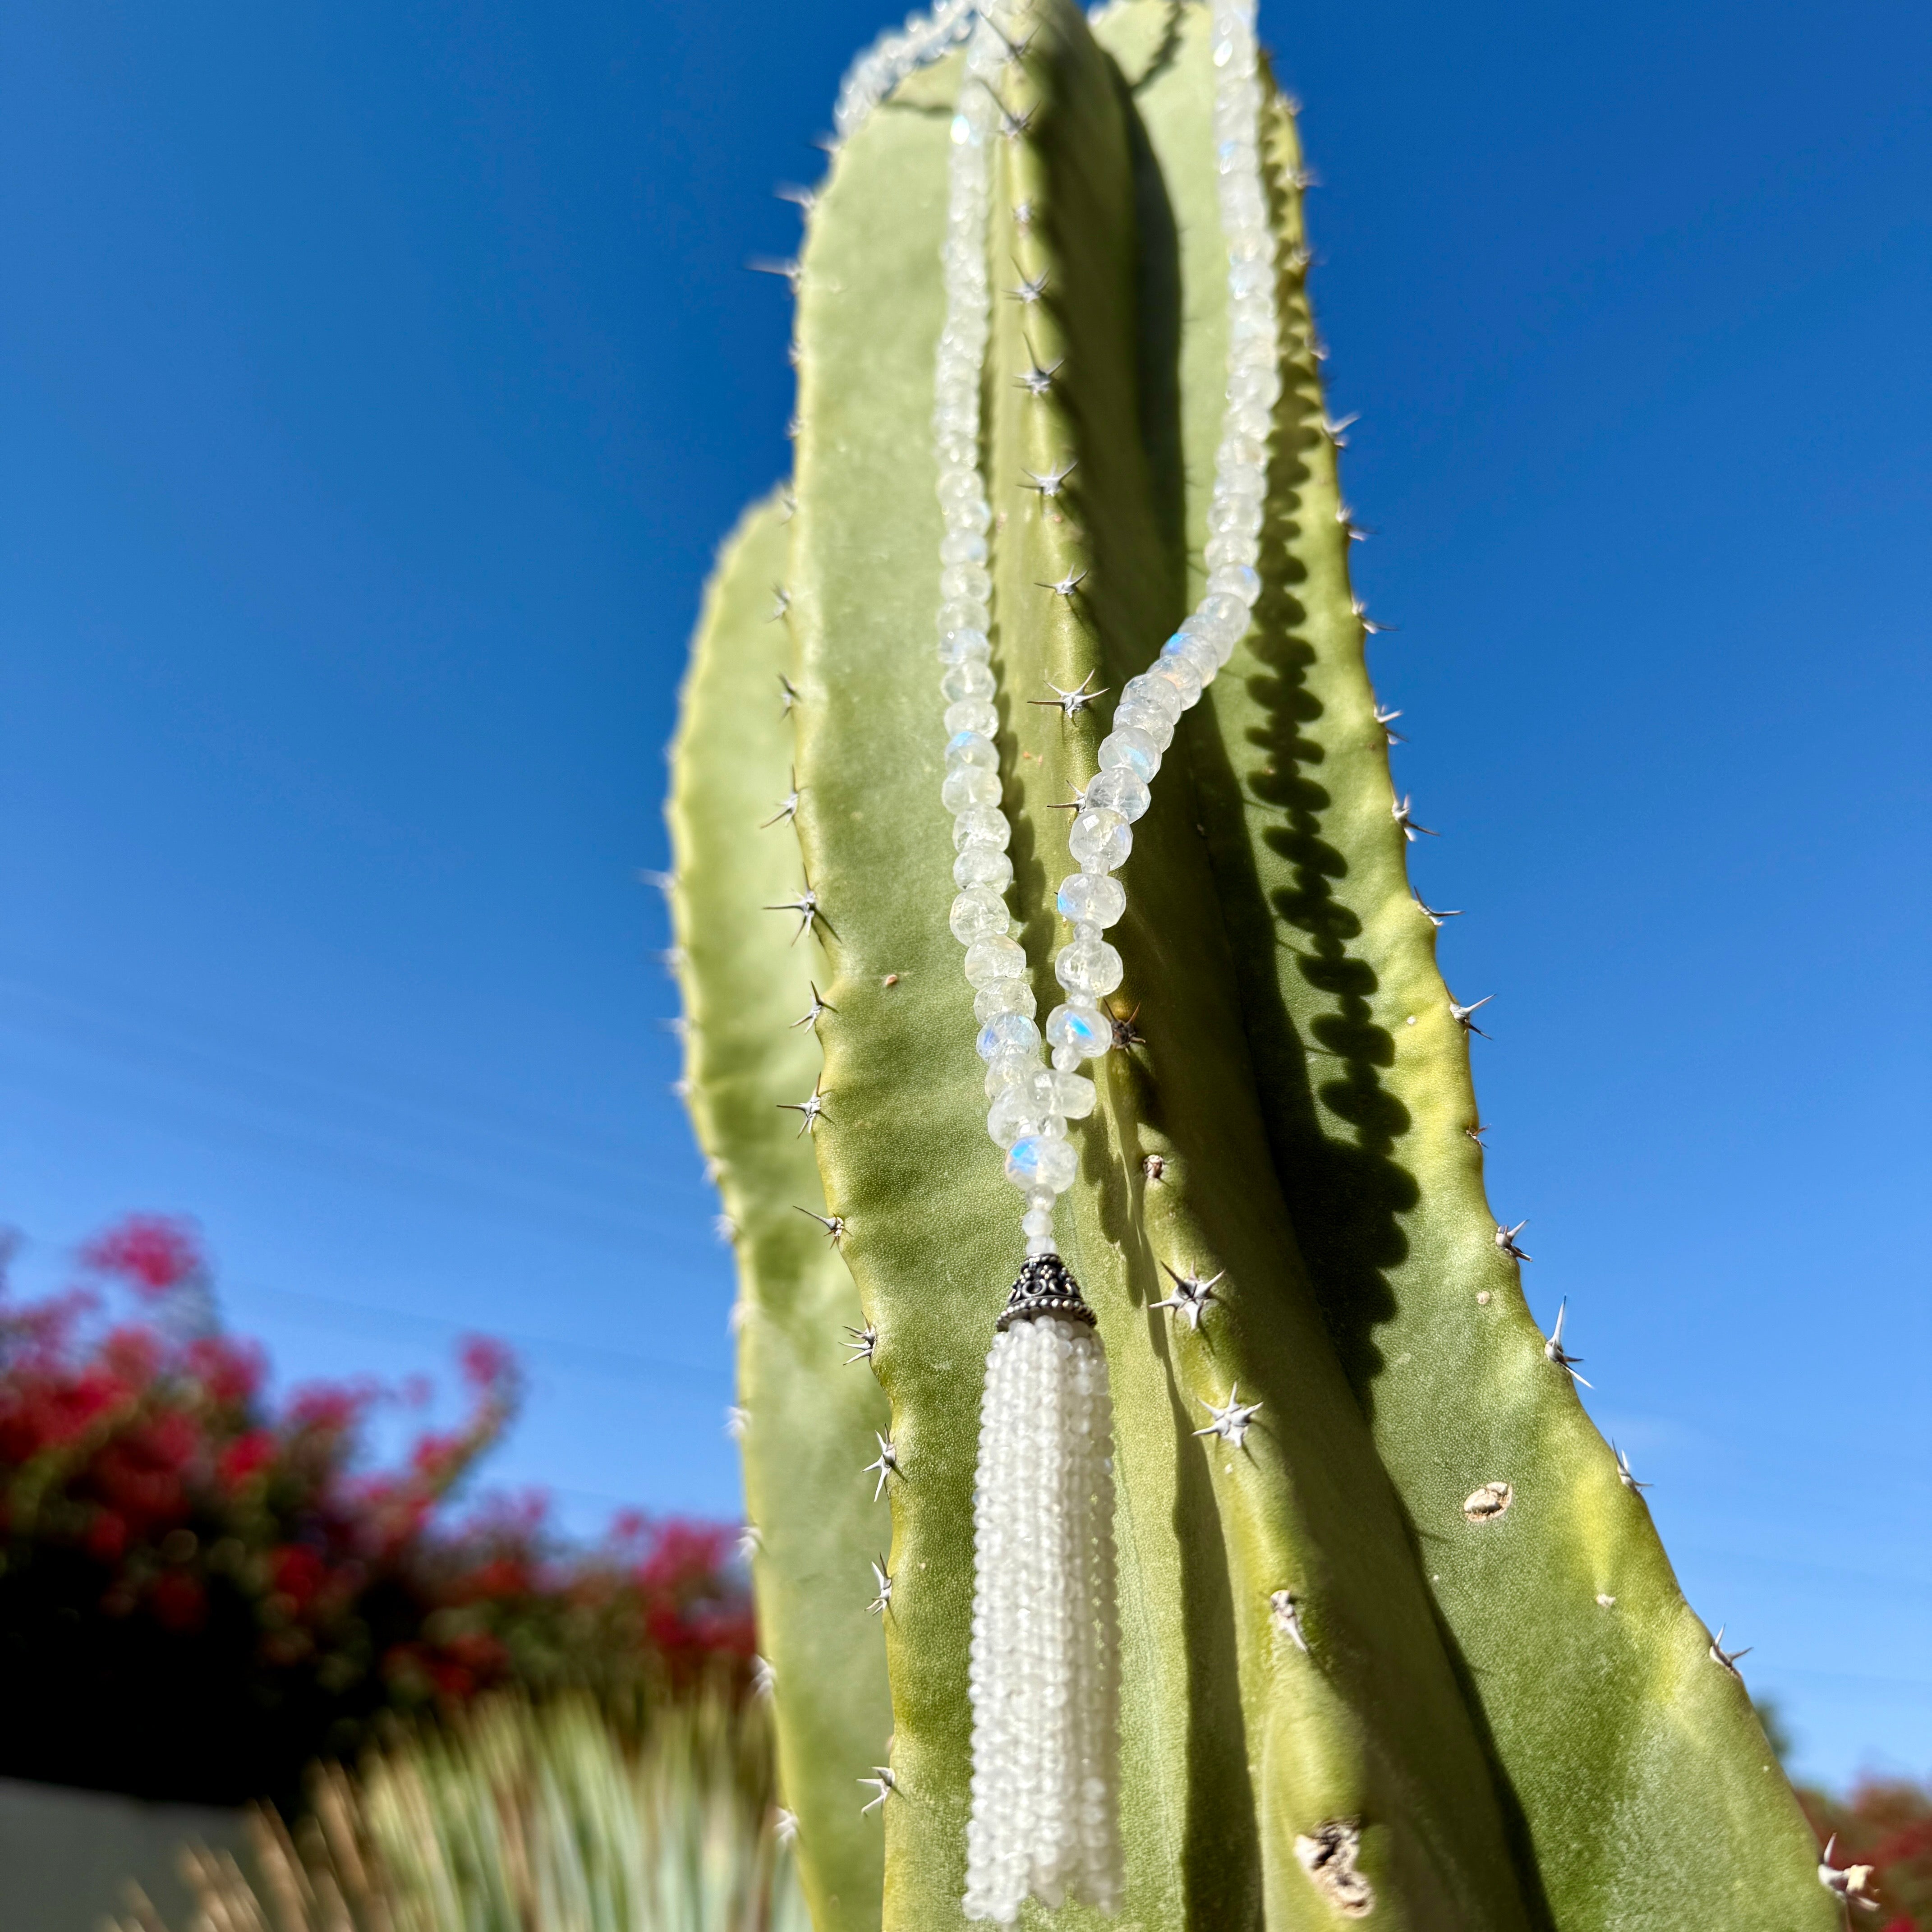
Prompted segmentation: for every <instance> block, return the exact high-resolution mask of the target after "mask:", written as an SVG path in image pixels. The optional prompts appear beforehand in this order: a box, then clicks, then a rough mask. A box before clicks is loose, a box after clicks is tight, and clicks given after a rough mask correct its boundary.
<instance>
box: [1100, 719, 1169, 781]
mask: <svg viewBox="0 0 1932 1932" xmlns="http://www.w3.org/2000/svg"><path fill="white" fill-rule="evenodd" d="M1117 765H1118V766H1120V767H1121V769H1123V770H1125V771H1129V772H1133V775H1134V776H1135V777H1136V778H1139V780H1140V781H1141V783H1142V784H1148V783H1149V782H1150V781H1151V780H1152V778H1153V777H1154V773H1155V772H1157V771H1159V770H1160V746H1159V745H1157V744H1156V743H1155V742H1154V739H1153V736H1152V735H1151V733H1148V732H1146V731H1144V730H1140V729H1139V727H1136V726H1134V725H1132V724H1121V723H1120V721H1119V718H1118V714H1116V717H1115V729H1114V730H1111V731H1109V733H1107V735H1106V736H1105V737H1104V738H1103V739H1101V740H1100V769H1101V770H1103V772H1106V771H1112V769H1114V767H1115V766H1117Z"/></svg>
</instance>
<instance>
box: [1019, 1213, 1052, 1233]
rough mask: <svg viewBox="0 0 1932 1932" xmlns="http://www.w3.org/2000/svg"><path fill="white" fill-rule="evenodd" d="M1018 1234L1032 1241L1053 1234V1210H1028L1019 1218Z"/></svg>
mask: <svg viewBox="0 0 1932 1932" xmlns="http://www.w3.org/2000/svg"><path fill="white" fill-rule="evenodd" d="M1020 1232H1021V1233H1022V1234H1023V1235H1026V1236H1027V1237H1028V1239H1030V1240H1032V1241H1038V1240H1040V1239H1041V1238H1043V1237H1044V1236H1046V1235H1051V1234H1052V1232H1053V1210H1052V1208H1028V1210H1027V1211H1026V1212H1025V1214H1022V1216H1021V1217H1020Z"/></svg>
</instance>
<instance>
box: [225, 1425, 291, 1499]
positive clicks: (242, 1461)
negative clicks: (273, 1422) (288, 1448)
mask: <svg viewBox="0 0 1932 1932" xmlns="http://www.w3.org/2000/svg"><path fill="white" fill-rule="evenodd" d="M275 1448H276V1444H275V1438H274V1436H272V1435H270V1434H269V1432H268V1430H266V1429H251V1430H249V1432H248V1434H247V1435H245V1436H236V1439H235V1440H234V1441H233V1442H231V1443H229V1445H228V1447H227V1448H225V1449H224V1450H223V1451H222V1452H221V1454H220V1457H219V1458H218V1459H217V1461H216V1463H215V1474H216V1475H217V1477H218V1478H220V1481H221V1484H222V1486H223V1488H225V1489H228V1490H239V1488H240V1487H242V1484H244V1483H245V1482H246V1481H248V1478H250V1477H251V1476H252V1475H254V1474H255V1473H256V1472H257V1471H258V1470H260V1469H266V1468H267V1467H268V1466H269V1464H270V1463H272V1462H273V1461H274V1460H275Z"/></svg>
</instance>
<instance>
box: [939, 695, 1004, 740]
mask: <svg viewBox="0 0 1932 1932" xmlns="http://www.w3.org/2000/svg"><path fill="white" fill-rule="evenodd" d="M946 728H947V730H949V731H971V732H972V733H974V734H975V735H976V736H980V737H983V738H990V737H991V736H992V735H993V733H995V731H997V730H998V729H999V728H1000V714H999V713H998V712H997V711H996V710H995V709H994V708H993V707H992V705H991V704H990V703H989V702H988V701H987V700H986V699H985V698H983V697H962V699H960V700H959V703H957V704H949V705H948V706H947V707H946Z"/></svg>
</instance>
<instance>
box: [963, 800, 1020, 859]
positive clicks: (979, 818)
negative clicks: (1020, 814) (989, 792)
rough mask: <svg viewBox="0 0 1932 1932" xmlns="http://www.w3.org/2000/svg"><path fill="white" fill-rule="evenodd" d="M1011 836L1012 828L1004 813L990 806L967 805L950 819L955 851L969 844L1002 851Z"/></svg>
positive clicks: (964, 848)
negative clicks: (951, 820) (956, 815)
mask: <svg viewBox="0 0 1932 1932" xmlns="http://www.w3.org/2000/svg"><path fill="white" fill-rule="evenodd" d="M1012 838H1013V827H1012V826H1010V825H1009V824H1008V823H1007V814H1005V813H1004V811H1000V810H998V808H996V807H995V806H992V805H973V806H971V807H968V808H967V809H965V810H964V811H961V812H960V814H959V816H958V817H956V818H955V819H954V820H953V850H955V851H956V852H963V851H965V850H966V848H967V847H968V846H969V845H978V846H982V847H985V848H986V850H989V851H993V852H1004V850H1006V849H1007V845H1008V844H1009V843H1010V841H1011V840H1012Z"/></svg>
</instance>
